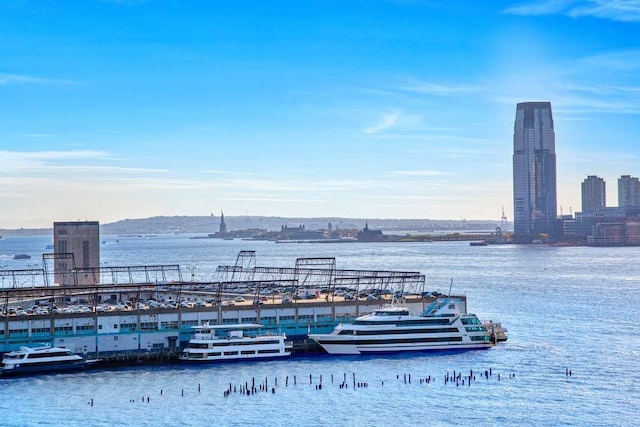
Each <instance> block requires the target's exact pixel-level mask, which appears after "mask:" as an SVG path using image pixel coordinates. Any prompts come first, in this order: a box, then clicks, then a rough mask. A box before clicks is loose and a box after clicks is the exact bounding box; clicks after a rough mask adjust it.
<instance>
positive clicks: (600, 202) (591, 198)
mask: <svg viewBox="0 0 640 427" xmlns="http://www.w3.org/2000/svg"><path fill="white" fill-rule="evenodd" d="M606 206H607V188H606V183H605V182H604V179H602V178H599V177H597V176H595V175H589V176H587V179H585V180H584V181H583V182H582V212H586V211H589V210H593V209H598V208H604V207H606Z"/></svg>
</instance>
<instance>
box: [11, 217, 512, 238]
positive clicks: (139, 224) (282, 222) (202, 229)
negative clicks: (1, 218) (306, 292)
mask: <svg viewBox="0 0 640 427" xmlns="http://www.w3.org/2000/svg"><path fill="white" fill-rule="evenodd" d="M224 218H225V223H226V226H227V230H229V231H231V230H246V229H260V230H266V231H277V230H280V228H281V227H282V226H289V227H298V226H300V225H303V226H304V227H305V229H306V230H320V229H326V228H328V227H329V223H331V227H332V228H333V229H336V228H342V229H362V228H364V226H365V224H367V225H368V226H369V228H370V229H380V230H386V231H396V232H402V231H407V232H408V231H425V232H426V231H434V230H452V231H465V230H494V229H495V228H496V227H498V226H500V221H490V220H434V219H380V218H338V217H317V218H300V217H292V218H287V217H267V216H225V217H224ZM51 226H52V227H51V228H31V229H28V228H20V229H0V235H4V236H29V235H31V236H36V235H51V233H52V229H53V224H51ZM508 227H510V225H509V226H508ZM219 229H220V217H219V216H214V215H209V216H155V217H150V218H139V219H123V220H120V221H116V222H112V223H106V224H102V225H101V226H100V232H101V234H105V235H123V234H198V233H204V234H209V233H215V232H217V231H218V230H219Z"/></svg>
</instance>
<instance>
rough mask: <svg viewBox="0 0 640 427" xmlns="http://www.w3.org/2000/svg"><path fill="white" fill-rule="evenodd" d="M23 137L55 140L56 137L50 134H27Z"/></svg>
mask: <svg viewBox="0 0 640 427" xmlns="http://www.w3.org/2000/svg"><path fill="white" fill-rule="evenodd" d="M22 136H23V137H25V138H54V137H55V136H56V135H53V134H50V133H25V134H24V135H22Z"/></svg>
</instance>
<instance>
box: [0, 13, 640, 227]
mask: <svg viewBox="0 0 640 427" xmlns="http://www.w3.org/2000/svg"><path fill="white" fill-rule="evenodd" d="M524 101H551V103H552V108H553V113H554V120H555V127H556V152H557V170H558V193H559V196H558V204H559V205H561V206H562V207H563V211H564V213H568V212H569V210H570V209H571V210H573V211H579V210H580V183H581V182H582V180H583V179H584V178H585V177H586V176H587V175H593V174H595V175H598V176H601V177H603V178H604V179H605V180H606V181H607V185H608V189H607V192H608V194H607V196H608V197H607V199H608V204H609V205H612V206H615V205H616V204H617V178H618V177H619V176H620V175H623V174H630V175H633V176H638V175H640V161H639V160H640V150H639V148H640V1H638V0H629V1H625V0H615V1H606V0H586V1H571V0H562V1H554V0H546V1H537V0H533V1H523V2H507V1H503V2H495V1H489V2H480V1H475V0H474V1H471V0H468V1H467V0H462V1H454V2H443V1H435V0H434V1H420V0H395V1H394V0H341V1H330V0H324V1H320V0H318V1H304V0H297V1H275V0H274V1H243V0H235V1H173V0H148V1H144V0H119V1H118V0H112V1H108V0H67V1H64V0H63V1H53V0H52V1H49V0H0V206H2V209H0V228H14V227H48V226H51V223H52V222H53V221H66V220H78V219H79V220H99V221H101V222H102V223H107V222H112V221H116V220H119V219H124V218H145V217H150V216H156V215H208V214H209V213H211V212H215V213H216V215H217V214H218V213H219V211H220V210H224V212H225V214H226V215H228V216H233V215H246V214H249V215H267V216H302V217H312V216H342V217H368V218H432V219H460V218H466V219H499V217H500V214H501V209H502V206H504V209H505V213H506V214H507V216H508V217H509V219H511V218H512V209H513V208H512V204H513V201H512V199H513V196H512V150H513V145H512V144H513V120H514V117H515V108H516V103H518V102H524Z"/></svg>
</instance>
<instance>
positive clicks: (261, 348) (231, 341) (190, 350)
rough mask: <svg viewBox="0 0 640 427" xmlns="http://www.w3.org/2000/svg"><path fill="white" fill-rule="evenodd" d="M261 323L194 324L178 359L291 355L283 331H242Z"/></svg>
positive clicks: (212, 360)
mask: <svg viewBox="0 0 640 427" xmlns="http://www.w3.org/2000/svg"><path fill="white" fill-rule="evenodd" d="M261 327H262V325H258V324H253V323H239V324H230V325H209V324H207V323H205V324H204V325H202V326H193V327H192V329H193V332H194V333H193V337H192V338H191V339H190V340H189V346H188V347H187V348H185V349H184V351H183V353H182V356H181V357H180V360H183V361H188V362H225V361H235V360H252V359H275V358H280V357H287V356H290V355H291V348H292V343H291V342H289V341H286V338H287V337H286V336H285V334H278V335H261V334H257V333H256V334H251V335H248V334H245V332H249V331H251V330H253V331H257V330H259V329H260V328H261Z"/></svg>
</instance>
